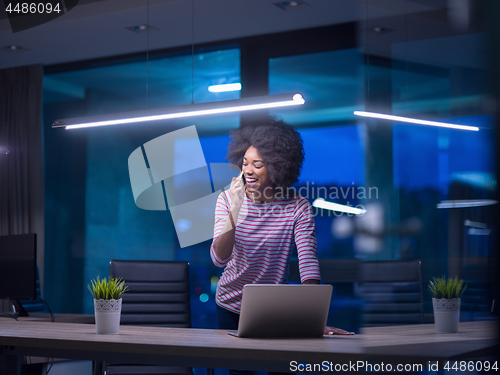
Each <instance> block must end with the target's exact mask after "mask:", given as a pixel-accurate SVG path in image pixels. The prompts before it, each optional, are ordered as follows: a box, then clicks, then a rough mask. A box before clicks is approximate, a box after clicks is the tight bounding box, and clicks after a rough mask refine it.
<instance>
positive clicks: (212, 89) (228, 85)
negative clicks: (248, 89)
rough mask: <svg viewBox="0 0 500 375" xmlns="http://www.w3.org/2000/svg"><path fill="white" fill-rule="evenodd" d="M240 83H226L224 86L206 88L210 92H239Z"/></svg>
mask: <svg viewBox="0 0 500 375" xmlns="http://www.w3.org/2000/svg"><path fill="white" fill-rule="evenodd" d="M240 90H241V83H226V84H224V85H212V86H208V91H210V92H228V91H240Z"/></svg>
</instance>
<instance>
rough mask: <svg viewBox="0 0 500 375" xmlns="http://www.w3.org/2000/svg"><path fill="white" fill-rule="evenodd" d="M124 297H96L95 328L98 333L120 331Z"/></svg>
mask: <svg viewBox="0 0 500 375" xmlns="http://www.w3.org/2000/svg"><path fill="white" fill-rule="evenodd" d="M121 312H122V299H121V298H120V299H118V300H116V299H107V300H104V299H99V300H96V299H94V313H95V329H96V333H97V334H105V335H117V334H119V333H120V332H119V331H120V316H121Z"/></svg>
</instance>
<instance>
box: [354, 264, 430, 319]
mask: <svg viewBox="0 0 500 375" xmlns="http://www.w3.org/2000/svg"><path fill="white" fill-rule="evenodd" d="M355 290H356V294H357V295H359V296H360V297H361V298H362V299H363V301H364V308H363V324H364V325H396V324H417V323H424V313H423V293H422V276H421V270H420V260H408V261H406V260H405V261H368V262H362V263H361V265H360V282H359V283H356V284H355Z"/></svg>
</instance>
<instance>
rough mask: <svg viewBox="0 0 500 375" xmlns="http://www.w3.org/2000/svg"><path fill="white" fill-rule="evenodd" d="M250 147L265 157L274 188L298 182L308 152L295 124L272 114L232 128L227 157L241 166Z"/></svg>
mask: <svg viewBox="0 0 500 375" xmlns="http://www.w3.org/2000/svg"><path fill="white" fill-rule="evenodd" d="M250 146H253V147H255V148H256V149H257V151H258V152H259V154H260V155H261V156H262V159H263V160H262V161H263V162H264V163H265V164H266V167H267V169H268V170H269V178H270V180H271V182H272V184H273V186H274V187H275V188H282V189H288V188H289V187H290V186H292V184H294V183H295V182H297V181H298V179H299V176H300V171H301V169H302V163H303V162H304V156H305V153H304V146H303V142H302V137H301V136H300V134H299V133H298V132H297V131H296V130H295V129H294V127H293V126H292V125H289V124H287V123H286V122H284V121H283V120H281V119H277V118H275V117H271V116H269V117H267V118H266V119H264V120H260V121H257V122H254V123H250V124H248V125H245V126H242V127H240V128H239V129H237V130H234V131H232V132H231V142H229V146H228V153H227V156H226V159H228V160H229V162H230V163H232V164H234V165H237V166H238V167H239V168H240V169H241V167H242V164H243V156H244V155H245V152H246V151H247V150H248V148H249V147H250Z"/></svg>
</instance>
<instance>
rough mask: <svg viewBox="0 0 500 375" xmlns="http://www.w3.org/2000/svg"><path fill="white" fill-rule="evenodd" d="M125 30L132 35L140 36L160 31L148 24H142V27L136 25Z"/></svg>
mask: <svg viewBox="0 0 500 375" xmlns="http://www.w3.org/2000/svg"><path fill="white" fill-rule="evenodd" d="M126 29H127V30H130V31H133V32H134V33H138V34H142V33H148V32H150V31H158V30H160V29H159V28H157V27H154V26H151V25H148V24H142V25H137V26H130V27H126Z"/></svg>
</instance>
